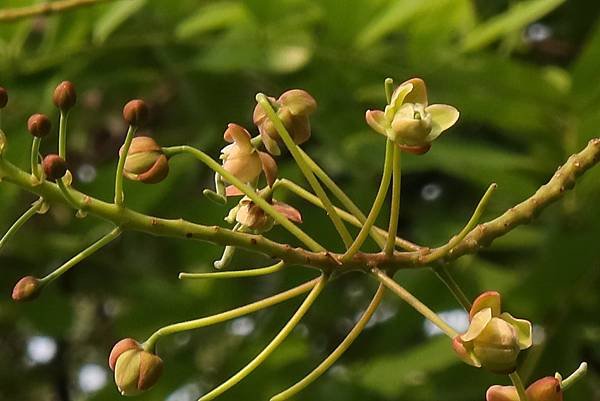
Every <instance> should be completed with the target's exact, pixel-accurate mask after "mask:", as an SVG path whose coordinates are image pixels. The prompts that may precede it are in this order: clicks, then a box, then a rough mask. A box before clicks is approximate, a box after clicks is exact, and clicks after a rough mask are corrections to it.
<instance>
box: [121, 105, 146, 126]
mask: <svg viewBox="0 0 600 401" xmlns="http://www.w3.org/2000/svg"><path fill="white" fill-rule="evenodd" d="M149 114H150V112H149V111H148V106H147V105H146V102H144V101H143V100H140V99H134V100H130V101H129V102H127V104H126V105H125V106H124V107H123V118H124V119H125V121H126V122H127V124H129V125H133V126H135V127H139V126H141V125H143V124H145V123H146V121H147V120H148V116H149Z"/></svg>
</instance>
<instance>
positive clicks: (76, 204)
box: [56, 178, 81, 210]
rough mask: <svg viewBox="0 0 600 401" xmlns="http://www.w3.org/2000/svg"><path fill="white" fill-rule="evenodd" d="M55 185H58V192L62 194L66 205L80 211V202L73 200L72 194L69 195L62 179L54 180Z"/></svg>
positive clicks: (69, 192)
mask: <svg viewBox="0 0 600 401" xmlns="http://www.w3.org/2000/svg"><path fill="white" fill-rule="evenodd" d="M56 185H58V188H60V192H61V193H62V195H63V197H64V198H65V200H66V201H67V203H69V204H70V205H71V207H72V208H74V209H77V210H79V209H81V205H80V202H79V201H78V200H77V199H75V197H74V196H73V194H71V191H70V190H69V188H67V186H66V184H65V182H64V180H63V179H62V178H59V179H58V180H56Z"/></svg>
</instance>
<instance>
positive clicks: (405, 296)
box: [372, 269, 458, 338]
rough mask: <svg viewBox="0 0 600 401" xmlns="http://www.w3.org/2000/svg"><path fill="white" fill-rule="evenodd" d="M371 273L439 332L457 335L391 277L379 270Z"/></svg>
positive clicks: (449, 335) (452, 336)
mask: <svg viewBox="0 0 600 401" xmlns="http://www.w3.org/2000/svg"><path fill="white" fill-rule="evenodd" d="M372 273H373V275H374V276H375V277H377V279H378V280H379V281H380V282H382V283H383V284H384V285H385V286H386V287H387V288H389V289H390V290H392V291H393V292H394V293H395V294H396V295H398V296H399V297H400V298H402V300H403V301H404V302H406V303H407V304H409V305H410V306H412V307H413V308H414V309H416V311H417V312H419V313H420V314H421V315H423V316H424V317H425V318H427V319H428V320H429V321H431V323H433V324H435V325H436V326H437V327H438V328H439V329H440V330H442V331H443V332H444V333H445V334H446V335H447V336H448V337H450V338H454V337H456V336H457V335H458V333H457V332H456V330H454V329H453V328H452V327H450V325H448V323H446V322H444V321H443V320H442V318H440V317H439V316H438V315H437V313H435V312H434V311H432V310H431V309H429V308H428V307H427V305H425V304H424V303H423V302H421V301H419V300H418V299H417V297H415V296H414V295H413V294H411V293H410V292H409V291H408V290H406V289H405V288H404V287H402V286H401V285H400V284H398V283H397V282H395V281H394V280H393V279H392V278H391V277H389V276H388V275H387V274H385V273H384V272H383V271H381V270H379V269H373V270H372Z"/></svg>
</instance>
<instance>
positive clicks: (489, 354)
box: [452, 291, 532, 373]
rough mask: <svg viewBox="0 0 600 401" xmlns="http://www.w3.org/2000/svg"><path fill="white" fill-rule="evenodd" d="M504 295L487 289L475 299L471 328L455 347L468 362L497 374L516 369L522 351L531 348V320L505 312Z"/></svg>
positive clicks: (455, 342)
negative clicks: (501, 301) (502, 304)
mask: <svg viewBox="0 0 600 401" xmlns="http://www.w3.org/2000/svg"><path fill="white" fill-rule="evenodd" d="M500 300H501V299H500V294H499V293H497V292H495V291H487V292H484V293H483V294H481V295H480V296H479V297H477V299H476V300H475V301H474V302H473V306H472V307H471V311H470V313H469V317H470V321H471V323H470V324H469V329H468V330H467V331H466V333H464V334H462V335H459V336H457V337H455V338H454V341H453V343H452V346H453V348H454V350H455V351H456V353H457V354H458V356H459V357H460V358H461V359H462V360H463V361H464V362H466V363H468V364H469V365H472V366H476V367H484V368H486V369H488V370H490V371H492V372H494V373H511V372H513V371H514V370H515V369H516V366H517V357H518V356H519V352H520V351H521V350H524V349H526V348H529V347H531V344H532V336H531V323H530V322H529V321H527V320H523V319H516V318H514V317H512V316H511V315H510V314H509V313H506V312H501V308H500Z"/></svg>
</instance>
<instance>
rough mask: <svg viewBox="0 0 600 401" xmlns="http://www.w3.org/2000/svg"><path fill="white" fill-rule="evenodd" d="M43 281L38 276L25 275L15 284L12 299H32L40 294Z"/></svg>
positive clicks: (19, 300)
mask: <svg viewBox="0 0 600 401" xmlns="http://www.w3.org/2000/svg"><path fill="white" fill-rule="evenodd" d="M41 289H42V282H41V281H40V279H38V278H37V277H33V276H25V277H23V278H22V279H21V280H19V281H18V282H17V284H15V287H14V288H13V291H12V299H13V300H15V301H17V302H23V301H31V300H32V299H35V298H37V296H38V295H40V290H41Z"/></svg>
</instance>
